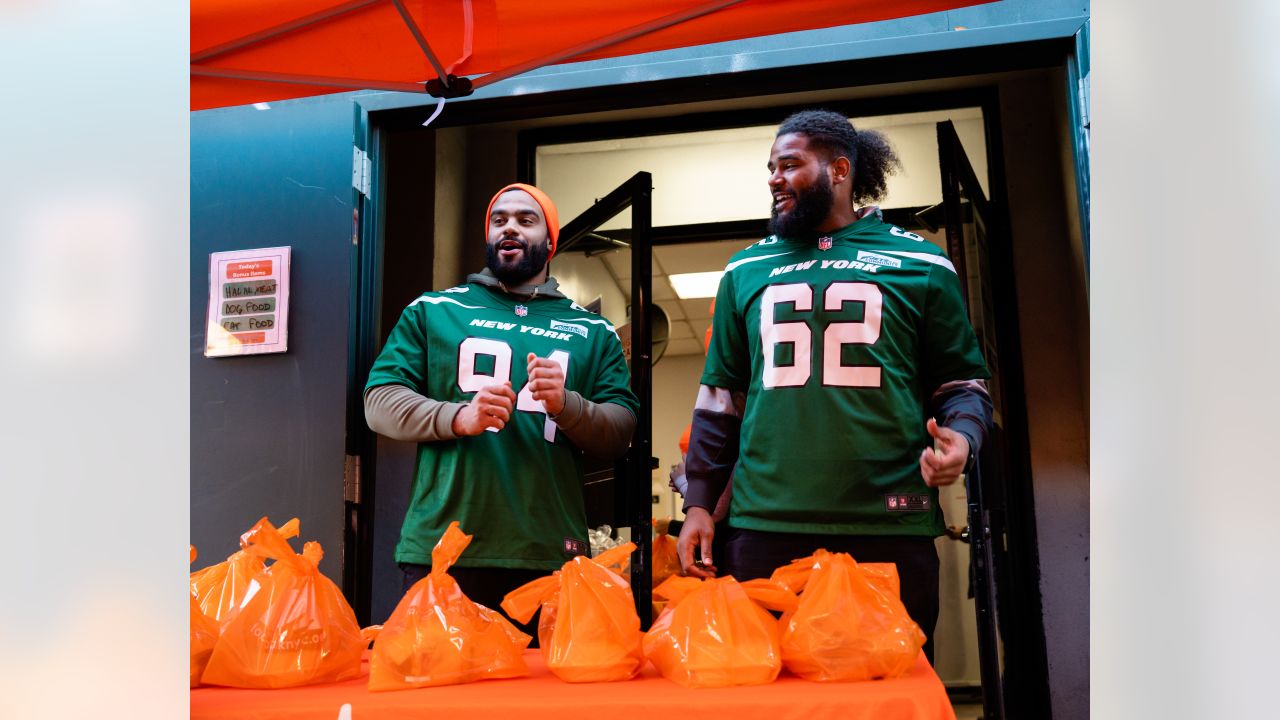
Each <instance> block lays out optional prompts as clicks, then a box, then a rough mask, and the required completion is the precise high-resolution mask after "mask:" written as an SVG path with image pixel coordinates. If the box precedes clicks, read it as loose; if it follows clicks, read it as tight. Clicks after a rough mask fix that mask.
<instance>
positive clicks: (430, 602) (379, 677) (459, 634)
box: [369, 521, 533, 691]
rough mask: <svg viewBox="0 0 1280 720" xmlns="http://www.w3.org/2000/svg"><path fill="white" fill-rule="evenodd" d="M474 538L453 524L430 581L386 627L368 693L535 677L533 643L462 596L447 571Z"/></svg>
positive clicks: (435, 554) (435, 556) (418, 586)
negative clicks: (529, 652) (527, 653)
mask: <svg viewBox="0 0 1280 720" xmlns="http://www.w3.org/2000/svg"><path fill="white" fill-rule="evenodd" d="M470 544H471V536H470V535H466V534H464V533H463V532H462V530H460V529H459V528H458V523H457V521H454V522H452V523H450V524H449V529H448V530H445V532H444V535H443V536H441V537H440V540H439V542H437V543H436V546H435V548H434V549H433V550H432V551H431V574H429V575H427V576H426V577H425V578H423V579H421V580H419V581H418V582H416V583H414V585H413V587H411V588H409V591H408V592H407V593H405V595H404V597H403V598H401V599H400V603H399V604H398V605H396V609H395V611H394V612H392V613H391V617H390V618H388V619H387V622H386V623H385V624H383V626H382V629H381V630H380V631H379V632H378V634H377V636H376V637H377V642H375V643H374V645H373V655H372V657H371V659H370V662H369V690H371V691H380V690H403V689H407V688H415V687H431V686H433V685H456V684H459V683H466V682H472V681H475V680H488V679H496V678H511V677H520V676H522V675H528V674H529V668H528V666H527V665H525V662H524V656H523V655H522V653H523V652H524V649H525V648H527V647H528V646H529V642H530V641H531V640H533V638H531V637H529V636H528V635H526V634H524V633H522V632H520V630H518V629H517V628H516V627H515V626H514V625H512V624H511V622H510V621H508V620H507V619H506V618H505V617H503V616H502V614H501V613H498V612H496V611H494V610H490V609H489V608H487V607H485V606H483V605H477V604H476V603H474V602H472V601H471V599H470V598H468V597H467V596H466V595H464V594H463V593H462V589H461V588H460V587H459V586H458V583H457V581H456V580H454V579H453V578H452V577H450V576H449V574H448V570H449V568H450V567H452V566H453V564H454V563H455V562H456V561H457V560H458V556H459V555H461V554H462V551H463V550H465V549H466V547H467V546H468V545H470Z"/></svg>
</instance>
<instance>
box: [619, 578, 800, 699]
mask: <svg viewBox="0 0 1280 720" xmlns="http://www.w3.org/2000/svg"><path fill="white" fill-rule="evenodd" d="M653 594H654V595H660V596H662V597H665V598H667V600H668V605H667V609H666V610H664V611H663V613H662V615H660V616H659V617H658V619H657V620H656V621H654V623H653V627H651V628H649V632H647V633H645V636H644V655H645V657H647V658H648V659H649V660H650V661H651V662H652V663H653V664H654V666H655V667H657V668H658V671H659V672H661V673H662V675H663V677H665V678H667V679H668V680H671V681H673V682H675V683H678V684H680V685H683V686H685V687H695V688H703V687H728V686H730V685H763V684H765V683H770V682H773V680H774V679H775V678H777V677H778V671H779V670H781V669H782V650H781V640H782V629H781V627H780V626H779V625H778V621H777V620H774V619H773V616H772V615H770V614H769V613H767V612H765V610H764V609H763V608H762V607H761V606H763V607H767V608H769V609H771V610H778V611H780V612H794V611H795V609H796V604H797V600H796V596H795V595H794V594H793V593H791V592H790V591H789V590H787V589H785V588H783V587H782V586H781V585H780V584H778V583H776V582H774V581H772V580H749V581H747V582H744V583H739V582H738V581H737V580H734V579H733V577H731V576H726V577H722V578H712V579H710V580H705V581H704V580H699V579H697V578H692V577H680V576H675V577H671V578H668V579H667V581H666V582H664V583H662V585H659V586H658V587H656V588H654V590H653Z"/></svg>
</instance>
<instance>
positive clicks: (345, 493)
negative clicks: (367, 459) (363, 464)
mask: <svg viewBox="0 0 1280 720" xmlns="http://www.w3.org/2000/svg"><path fill="white" fill-rule="evenodd" d="M346 457H347V462H346V467H345V468H344V469H343V472H342V499H343V500H345V501H347V502H349V503H356V504H359V503H360V456H359V455H347V456H346Z"/></svg>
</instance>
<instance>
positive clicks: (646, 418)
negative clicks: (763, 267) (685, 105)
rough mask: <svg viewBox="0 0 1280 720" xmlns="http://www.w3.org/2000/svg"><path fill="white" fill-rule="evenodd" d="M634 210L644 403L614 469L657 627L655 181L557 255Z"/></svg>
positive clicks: (600, 211) (567, 230) (635, 380)
mask: <svg viewBox="0 0 1280 720" xmlns="http://www.w3.org/2000/svg"><path fill="white" fill-rule="evenodd" d="M627 208H631V231H630V237H629V244H630V245H631V391H632V392H633V393H635V396H636V399H637V400H639V401H640V408H639V410H638V411H637V413H636V430H635V435H633V436H632V440H631V448H630V449H629V450H628V451H627V454H626V455H625V456H624V457H623V458H622V459H621V460H619V461H618V463H617V464H616V466H615V469H614V493H613V497H614V517H617V518H622V519H623V522H624V523H625V524H626V526H627V527H629V528H630V530H631V541H632V542H634V543H635V544H636V549H635V551H634V552H632V553H631V591H632V594H633V596H634V598H635V603H636V613H637V614H639V616H640V625H641V627H642V628H644V629H648V628H649V625H650V624H651V623H652V622H653V575H652V573H651V570H650V565H651V564H652V557H653V553H652V550H651V548H652V547H653V539H652V537H651V535H652V521H653V504H652V503H651V502H650V493H651V492H652V481H651V479H650V473H651V471H652V470H653V468H654V467H656V464H655V463H656V458H654V457H653V343H652V337H653V335H652V332H653V328H652V318H653V242H652V233H651V229H652V227H653V176H652V175H650V174H649V173H647V172H637V173H636V174H635V175H632V176H631V177H630V178H629V179H628V180H627V181H626V182H624V183H622V184H621V185H619V186H618V187H617V188H614V189H613V190H612V191H610V192H609V193H608V194H606V195H605V196H604V197H602V198H600V199H599V200H597V201H596V202H595V204H593V205H592V206H591V207H589V208H587V209H586V210H584V211H583V212H582V214H580V215H578V216H577V217H576V218H574V219H573V220H571V221H569V223H568V224H566V225H565V226H564V227H563V228H561V229H560V239H559V241H558V243H557V249H556V252H565V251H568V250H577V249H581V248H580V246H581V245H582V244H583V242H584V241H585V240H587V239H588V238H589V236H590V234H592V233H594V232H595V231H596V230H597V229H598V228H599V227H600V226H601V225H603V224H605V223H606V222H608V221H609V220H611V219H613V218H614V217H615V216H617V215H618V213H621V212H622V211H624V210H626V209H627Z"/></svg>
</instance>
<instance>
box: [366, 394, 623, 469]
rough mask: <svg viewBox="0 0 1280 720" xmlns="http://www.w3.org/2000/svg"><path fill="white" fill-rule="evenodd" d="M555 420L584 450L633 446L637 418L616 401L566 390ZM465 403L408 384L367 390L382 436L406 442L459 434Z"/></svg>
mask: <svg viewBox="0 0 1280 720" xmlns="http://www.w3.org/2000/svg"><path fill="white" fill-rule="evenodd" d="M564 396H565V397H564V409H563V410H562V411H561V412H560V414H559V415H556V416H554V417H553V418H552V419H553V420H555V423H556V425H558V426H559V427H560V430H561V431H563V432H564V434H565V435H566V436H568V438H569V439H570V440H571V441H573V444H574V445H576V446H578V448H579V449H580V450H582V451H583V452H586V453H589V454H591V455H595V456H597V457H602V458H606V459H614V458H618V457H621V456H622V454H623V453H625V452H626V451H627V448H628V447H629V446H630V445H631V435H632V433H633V432H635V428H636V417H635V415H633V414H632V413H631V411H630V410H628V409H627V408H625V407H623V406H622V405H618V404H616V403H594V402H591V401H590V400H587V399H586V398H584V397H582V395H580V394H578V393H576V392H574V391H572V390H566V391H565V393H564ZM464 407H466V403H455V402H444V401H441V400H433V399H431V398H429V397H425V396H423V395H420V394H418V393H416V392H414V391H413V390H411V389H410V388H408V387H406V386H404V385H379V386H377V387H374V388H370V389H369V390H366V391H365V393H364V417H365V421H366V422H368V423H369V428H370V429H372V430H373V431H374V432H376V433H378V434H379V435H386V436H387V437H389V438H391V439H393V440H404V441H407V442H437V441H440V440H453V439H456V438H457V437H458V435H457V434H456V433H454V432H453V419H454V418H455V417H456V416H457V415H458V411H460V410H461V409H462V408H464Z"/></svg>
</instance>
